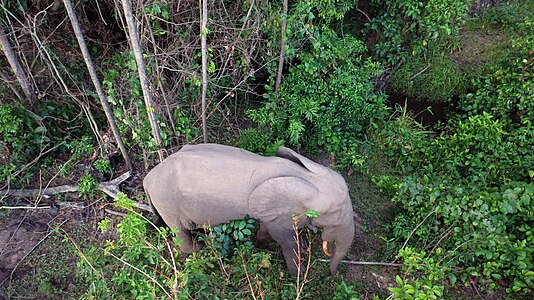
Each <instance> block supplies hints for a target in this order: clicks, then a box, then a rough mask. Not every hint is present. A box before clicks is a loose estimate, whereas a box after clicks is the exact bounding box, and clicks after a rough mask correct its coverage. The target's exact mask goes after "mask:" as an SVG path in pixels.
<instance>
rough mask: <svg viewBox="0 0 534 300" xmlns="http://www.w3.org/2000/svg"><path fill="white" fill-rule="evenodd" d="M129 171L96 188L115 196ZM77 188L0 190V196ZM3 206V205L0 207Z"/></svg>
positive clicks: (28, 194) (30, 195)
mask: <svg viewBox="0 0 534 300" xmlns="http://www.w3.org/2000/svg"><path fill="white" fill-rule="evenodd" d="M130 175H131V174H130V172H129V171H128V172H126V173H124V174H122V175H121V176H119V177H117V178H115V179H113V180H111V181H106V182H102V183H99V184H98V185H97V186H96V189H97V190H100V191H102V192H104V193H106V194H107V195H109V196H110V197H112V198H117V194H118V193H119V192H120V191H119V184H121V183H122V182H123V181H125V180H126V179H128V178H129V177H130ZM78 190H79V188H78V186H76V185H69V184H67V185H60V186H55V187H47V188H44V189H17V190H11V189H8V190H0V197H4V196H16V197H37V196H40V195H44V196H53V195H57V194H62V193H74V192H77V191H78ZM0 208H3V207H0Z"/></svg>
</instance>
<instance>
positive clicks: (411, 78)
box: [410, 65, 430, 80]
mask: <svg viewBox="0 0 534 300" xmlns="http://www.w3.org/2000/svg"><path fill="white" fill-rule="evenodd" d="M428 68H430V65H428V66H426V67H424V68H423V69H422V70H421V71H419V72H417V73H416V74H415V75H413V76H412V77H410V80H414V79H415V77H417V76H419V75H421V74H423V73H424V72H425V71H426V70H428Z"/></svg>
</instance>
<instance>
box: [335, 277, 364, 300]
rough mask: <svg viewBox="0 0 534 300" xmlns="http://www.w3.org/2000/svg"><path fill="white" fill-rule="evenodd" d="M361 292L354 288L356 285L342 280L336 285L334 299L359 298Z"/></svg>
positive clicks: (349, 299)
mask: <svg viewBox="0 0 534 300" xmlns="http://www.w3.org/2000/svg"><path fill="white" fill-rule="evenodd" d="M359 299H360V298H359V294H358V292H357V291H355V290H354V286H352V285H349V284H347V283H346V282H344V281H342V282H341V283H340V284H338V285H337V286H336V290H335V293H334V297H333V298H332V300H359Z"/></svg>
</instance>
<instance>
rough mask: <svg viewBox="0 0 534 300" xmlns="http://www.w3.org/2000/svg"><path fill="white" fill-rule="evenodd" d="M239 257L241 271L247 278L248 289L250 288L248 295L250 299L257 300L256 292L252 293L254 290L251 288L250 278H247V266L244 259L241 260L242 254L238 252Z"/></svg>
mask: <svg viewBox="0 0 534 300" xmlns="http://www.w3.org/2000/svg"><path fill="white" fill-rule="evenodd" d="M239 256H240V257H241V262H242V266H243V271H245V275H246V276H247V282H248V287H249V288H250V293H251V294H252V298H253V299H254V300H258V298H256V292H255V291H254V288H253V287H252V282H251V281H250V276H248V271H247V266H246V264H245V259H244V258H243V253H241V252H239Z"/></svg>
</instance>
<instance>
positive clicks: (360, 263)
mask: <svg viewBox="0 0 534 300" xmlns="http://www.w3.org/2000/svg"><path fill="white" fill-rule="evenodd" d="M317 261H320V262H326V263H328V262H330V260H329V259H323V258H319V259H317ZM341 263H344V264H349V265H359V266H384V267H402V266H404V264H397V263H388V262H376V261H354V260H342V261H341Z"/></svg>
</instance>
